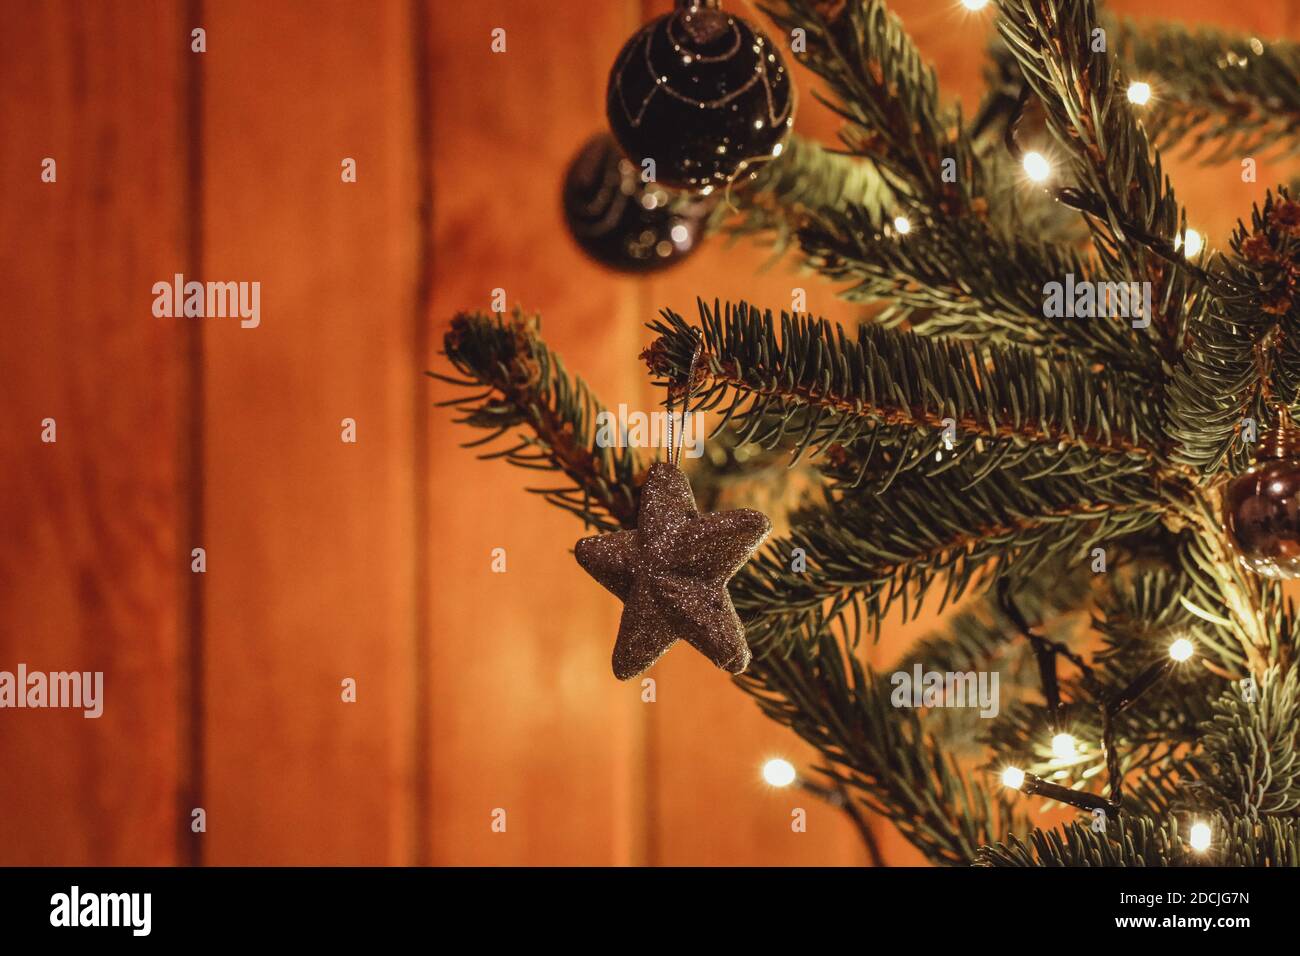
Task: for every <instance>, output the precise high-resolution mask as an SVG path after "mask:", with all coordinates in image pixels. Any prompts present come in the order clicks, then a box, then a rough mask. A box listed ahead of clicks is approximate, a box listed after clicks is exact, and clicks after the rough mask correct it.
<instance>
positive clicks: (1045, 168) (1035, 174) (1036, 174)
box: [1023, 152, 1052, 183]
mask: <svg viewBox="0 0 1300 956" xmlns="http://www.w3.org/2000/svg"><path fill="white" fill-rule="evenodd" d="M1023 163H1024V167H1025V175H1026V176H1028V177H1029V178H1030V179H1032V180H1033V181H1034V182H1036V183H1041V182H1044V181H1045V180H1046V179H1047V177H1048V176H1050V175H1052V164H1051V163H1049V162H1048V161H1047V157H1046V156H1044V155H1043V154H1042V153H1035V152H1030V153H1025V158H1024V160H1023Z"/></svg>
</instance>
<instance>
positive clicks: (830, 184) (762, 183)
mask: <svg viewBox="0 0 1300 956" xmlns="http://www.w3.org/2000/svg"><path fill="white" fill-rule="evenodd" d="M890 196H891V194H890V191H889V189H888V187H887V186H886V185H885V182H884V180H883V179H881V177H880V174H879V173H877V172H876V170H875V169H874V168H873V167H872V166H871V165H869V164H867V163H864V162H862V161H860V160H858V159H856V158H854V157H852V156H844V155H841V154H839V153H833V152H830V151H829V150H826V149H824V148H823V147H821V146H820V145H818V144H817V143H815V142H813V141H812V140H808V139H804V138H803V137H801V136H798V135H793V136H791V137H790V139H789V140H788V141H787V142H786V146H785V149H784V150H783V151H782V153H781V155H780V157H778V158H777V159H774V160H772V161H771V162H769V163H766V164H764V165H763V166H760V167H759V168H758V170H757V172H756V174H755V176H754V178H753V180H752V181H751V182H749V183H747V184H745V185H744V186H742V187H739V188H737V189H736V191H735V192H734V193H728V194H726V195H725V196H724V200H725V201H723V202H720V203H718V205H717V206H716V207H715V208H714V211H713V214H712V215H711V216H710V219H709V228H710V229H712V230H714V231H718V232H722V233H725V234H726V235H728V236H730V237H731V238H733V239H736V238H742V237H759V236H761V237H763V238H765V239H766V240H767V241H769V242H770V243H771V245H772V247H773V251H774V254H776V255H780V254H781V253H783V252H784V251H785V250H786V249H787V248H788V246H789V244H790V242H791V241H792V240H793V239H794V238H795V237H796V234H797V232H798V230H799V228H800V227H801V226H802V225H803V223H804V222H806V221H807V219H808V217H809V216H810V215H811V214H813V213H814V212H822V211H830V210H835V209H844V208H849V207H854V208H862V209H867V210H874V211H879V210H883V209H884V208H886V207H887V206H888V205H889V204H890Z"/></svg>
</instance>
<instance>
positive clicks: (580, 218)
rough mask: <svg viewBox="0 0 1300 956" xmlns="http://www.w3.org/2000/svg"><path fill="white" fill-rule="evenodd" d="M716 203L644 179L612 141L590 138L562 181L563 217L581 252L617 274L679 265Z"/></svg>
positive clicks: (604, 135)
mask: <svg viewBox="0 0 1300 956" xmlns="http://www.w3.org/2000/svg"><path fill="white" fill-rule="evenodd" d="M714 204H715V203H714V201H713V200H710V199H705V198H703V197H700V196H696V195H691V194H684V193H677V192H673V191H671V190H668V189H666V188H664V187H663V186H661V185H659V184H658V183H647V182H644V181H643V180H642V177H641V174H640V171H639V170H638V169H637V167H635V166H633V165H632V162H631V161H630V160H628V159H627V157H625V156H624V155H623V154H622V152H620V151H619V148H618V144H617V143H616V142H614V137H612V136H610V135H609V134H608V133H601V134H599V135H597V136H594V137H592V138H591V139H589V140H588V141H587V142H586V144H585V145H584V146H583V147H582V149H581V150H580V151H579V152H578V155H577V156H576V157H574V160H573V162H572V163H570V164H569V171H568V173H567V174H566V175H565V177H564V218H565V221H566V222H567V223H568V226H569V232H570V233H571V234H572V235H573V238H574V239H575V240H577V243H578V245H579V246H581V247H582V250H583V251H584V252H586V253H587V255H589V256H591V258H593V259H595V260H596V261H597V262H599V263H600V264H601V265H603V266H607V267H609V268H611V269H616V270H618V271H620V272H652V271H655V270H658V269H663V268H666V267H667V266H670V265H673V264H674V263H677V262H681V261H682V260H683V259H685V258H686V257H687V256H688V255H690V254H691V253H692V252H693V251H695V246H696V244H697V243H698V242H699V241H700V239H701V238H702V237H703V232H704V223H705V220H706V219H708V215H709V210H710V209H712V207H713V206H714Z"/></svg>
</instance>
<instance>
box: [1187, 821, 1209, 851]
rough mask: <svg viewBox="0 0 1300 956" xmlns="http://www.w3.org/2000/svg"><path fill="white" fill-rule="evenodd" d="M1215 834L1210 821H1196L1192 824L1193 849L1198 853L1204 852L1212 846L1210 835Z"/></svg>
mask: <svg viewBox="0 0 1300 956" xmlns="http://www.w3.org/2000/svg"><path fill="white" fill-rule="evenodd" d="M1211 836H1213V834H1212V832H1211V831H1210V825H1209V824H1208V823H1202V822H1199V821H1198V822H1196V823H1193V824H1192V832H1191V842H1192V849H1193V850H1195V851H1196V852H1197V853H1204V852H1205V851H1206V850H1208V849H1209V848H1210V837H1211Z"/></svg>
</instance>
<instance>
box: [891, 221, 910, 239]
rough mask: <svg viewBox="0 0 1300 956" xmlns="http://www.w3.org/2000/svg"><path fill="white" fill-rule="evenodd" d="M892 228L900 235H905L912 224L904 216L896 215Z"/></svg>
mask: <svg viewBox="0 0 1300 956" xmlns="http://www.w3.org/2000/svg"><path fill="white" fill-rule="evenodd" d="M894 228H895V229H896V230H897V231H898V234H899V235H900V236H905V235H907V234H908V233H909V232H911V231H912V224H911V223H910V222H908V221H907V217H906V216H898V217H897V218H895V219H894Z"/></svg>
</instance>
